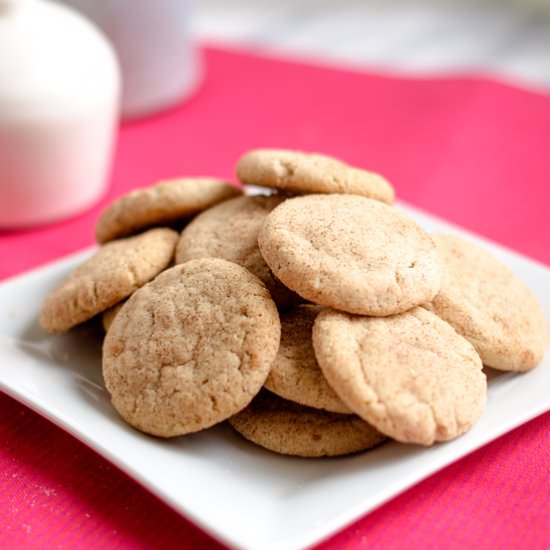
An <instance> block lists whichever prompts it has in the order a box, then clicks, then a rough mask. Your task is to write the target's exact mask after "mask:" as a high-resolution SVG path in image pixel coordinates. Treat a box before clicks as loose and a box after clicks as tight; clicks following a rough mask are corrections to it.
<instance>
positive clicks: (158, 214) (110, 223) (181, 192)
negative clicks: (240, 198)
mask: <svg viewBox="0 0 550 550" xmlns="http://www.w3.org/2000/svg"><path fill="white" fill-rule="evenodd" d="M240 194H242V191H241V190H240V189H237V188H236V187H235V186H233V185H231V184H230V183H229V182H226V181H222V180H217V179H213V178H183V179H179V180H168V181H161V182H159V183H157V184H155V185H152V186H151V187H146V188H143V189H137V190H135V191H132V192H130V193H128V194H126V195H123V196H122V197H120V198H118V199H117V200H115V201H114V202H113V203H111V204H110V205H109V206H108V207H107V208H106V209H105V210H104V211H103V212H102V214H101V216H100V218H99V220H98V222H97V225H96V239H97V242H99V243H105V242H107V241H110V240H112V239H116V238H119V237H123V236H125V235H130V234H132V233H135V232H136V231H139V230H141V229H143V228H145V227H151V226H153V225H166V224H170V223H171V222H174V221H178V220H180V219H185V218H188V217H191V216H193V215H195V214H196V213H197V212H200V211H201V210H205V209H206V208H208V207H210V206H212V205H214V204H217V203H219V202H222V201H224V200H227V199H230V198H231V197H236V196H237V195H240Z"/></svg>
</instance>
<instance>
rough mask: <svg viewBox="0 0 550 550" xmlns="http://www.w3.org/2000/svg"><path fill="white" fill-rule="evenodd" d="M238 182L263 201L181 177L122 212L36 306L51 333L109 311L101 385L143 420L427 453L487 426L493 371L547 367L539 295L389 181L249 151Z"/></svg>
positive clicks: (168, 428) (171, 427) (324, 450)
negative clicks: (403, 199) (425, 220)
mask: <svg viewBox="0 0 550 550" xmlns="http://www.w3.org/2000/svg"><path fill="white" fill-rule="evenodd" d="M237 176H238V178H239V180H240V181H241V182H242V183H243V184H245V186H246V185H255V186H262V187H264V188H265V189H266V195H262V196H246V195H244V194H243V192H242V190H241V189H238V188H236V187H234V186H232V185H231V184H229V183H227V182H224V181H220V180H215V179H182V180H177V181H168V182H163V183H159V184H157V185H154V186H152V187H150V188H148V189H141V190H137V191H134V192H132V193H130V194H128V195H126V196H124V197H122V198H120V199H118V200H116V201H115V202H114V203H113V204H112V205H111V206H109V207H108V208H107V209H106V210H105V211H104V212H103V214H102V215H101V217H100V219H99V221H98V224H97V232H96V234H97V240H98V243H99V244H100V247H99V249H98V250H97V252H96V253H95V254H94V255H93V256H92V258H91V259H89V260H88V261H87V262H86V263H85V264H83V265H82V266H80V267H79V268H77V269H76V270H75V271H74V272H73V273H72V274H70V275H69V276H68V277H67V279H66V280H65V281H63V282H62V284H61V285H60V286H59V287H58V288H57V289H55V290H54V291H53V292H52V293H51V294H50V295H49V296H48V297H47V299H46V301H45V303H44V305H43V308H42V311H41V315H40V323H41V325H42V327H43V328H44V329H45V330H46V331H49V332H63V331H67V330H69V329H70V328H72V327H74V326H75V325H77V324H79V323H82V322H84V321H87V320H88V319H91V318H92V317H94V316H96V315H98V314H103V323H104V326H105V327H106V336H105V340H104V344H103V376H104V380H105V384H106V387H107V389H108V391H109V393H110V394H111V398H112V403H113V405H114V407H115V409H116V410H117V411H118V413H119V414H120V415H121V417H122V418H123V419H124V420H125V421H126V422H128V423H129V424H130V425H132V426H133V427H135V428H137V429H139V430H141V431H143V432H146V433H148V434H152V435H155V436H159V437H174V436H180V435H184V434H189V433H193V432H197V431H199V430H203V429H205V428H208V427H210V426H213V425H215V424H218V423H220V422H222V421H225V420H229V422H230V424H231V425H232V426H233V428H234V429H235V430H236V431H237V432H239V433H240V434H242V435H243V436H244V437H245V438H246V439H248V440H250V441H252V442H254V443H256V444H258V445H261V446H263V447H265V448H267V449H270V450H272V451H276V452H279V453H282V454H290V455H298V456H310V457H313V456H334V455H341V454H347V453H352V452H358V451H363V450H366V449H369V448H372V447H373V446H375V445H377V444H379V443H381V442H382V441H383V440H385V439H386V438H391V439H394V440H397V441H400V442H403V443H414V444H420V445H432V444H433V443H434V442H437V441H446V440H449V439H452V438H455V437H457V436H459V435H461V434H462V433H464V432H465V431H467V430H468V429H469V428H470V427H472V425H473V424H474V423H475V422H476V421H477V420H478V419H479V417H480V416H481V415H482V413H483V410H484V407H485V402H486V394H487V382H486V376H485V373H484V371H483V365H486V366H489V367H493V368H495V369H500V370H506V371H518V372H521V371H527V370H529V369H532V368H533V367H535V366H536V365H537V363H539V362H540V360H541V359H542V357H543V354H544V351H545V348H546V346H547V344H548V327H547V323H546V321H545V319H544V316H543V312H542V309H541V307H540V306H539V304H538V303H537V302H536V300H535V298H534V297H533V295H532V294H531V292H530V291H529V290H528V289H527V287H526V286H524V285H523V283H522V282H521V281H519V280H518V279H517V278H516V277H515V276H514V275H513V274H512V273H511V272H510V271H509V270H508V269H507V268H506V267H505V266H503V265H502V264H500V263H499V262H498V261H497V260H496V259H495V258H493V257H492V256H491V255H490V254H489V253H488V252H486V251H485V250H483V249H481V248H479V247H478V246H477V245H475V244H474V243H472V242H469V241H466V240H463V239H461V238H458V237H455V236H450V235H429V234H428V233H427V232H426V231H424V230H423V229H422V228H421V227H419V226H418V225H417V224H416V223H415V222H414V221H413V220H411V219H410V218H408V217H407V216H406V215H405V214H403V213H402V212H401V211H400V210H399V209H397V208H395V207H394V206H392V203H393V200H394V191H393V189H392V187H391V185H390V184H389V183H388V182H387V181H386V180H385V179H384V178H383V177H381V176H379V175H378V174H374V173H371V172H367V171H364V170H359V169H357V168H353V167H351V166H348V165H346V164H344V163H342V162H340V161H338V160H336V159H333V158H330V157H326V156H323V155H315V154H306V153H299V152H292V151H280V150H256V151H252V152H249V153H247V154H246V155H244V156H243V157H242V158H241V159H240V160H239V162H238V164H237ZM268 190H269V192H268Z"/></svg>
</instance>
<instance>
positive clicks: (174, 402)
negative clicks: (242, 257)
mask: <svg viewBox="0 0 550 550" xmlns="http://www.w3.org/2000/svg"><path fill="white" fill-rule="evenodd" d="M280 331H281V327H280V322H279V314H278V312H277V308H276V307H275V304H274V303H273V300H272V299H271V297H270V296H269V292H268V291H267V290H266V288H265V287H264V285H263V284H262V283H261V282H260V280H259V279H258V278H257V277H255V276H254V275H252V274H251V273H250V272H249V271H248V270H246V269H245V268H243V267H241V266H239V265H237V264H233V263H230V262H227V261H225V260H221V259H217V258H208V259H201V260H191V261H189V262H186V263H185V264H181V265H177V266H175V267H172V268H170V269H168V270H166V271H165V272H163V273H161V274H160V275H159V276H158V277H157V278H156V279H155V280H154V281H152V282H151V283H149V284H148V285H146V286H144V287H143V288H141V289H139V290H138V291H137V292H135V293H134V294H133V295H132V296H131V297H130V299H129V300H128V302H127V303H126V304H125V305H124V307H123V308H122V309H121V310H120V312H119V313H118V315H117V316H116V317H115V319H114V321H113V324H112V325H111V327H110V329H109V331H108V332H107V335H106V336H105V341H104V344H103V376H104V379H105V384H106V387H107V389H108V390H109V393H110V394H111V400H112V403H113V406H114V407H115V409H116V410H117V411H118V412H119V414H120V415H121V416H122V417H123V418H124V419H125V420H126V421H127V422H128V423H129V424H131V425H132V426H134V427H135V428H137V429H139V430H141V431H143V432H146V433H149V434H152V435H156V436H161V437H173V436H178V435H183V434H187V433H191V432H196V431H198V430H202V429H204V428H208V427H209V426H212V425H214V424H217V423H218V422H221V421H222V420H225V419H226V418H229V417H230V416H232V415H234V414H236V413H237V412H239V411H240V410H241V409H243V408H244V407H246V405H248V403H249V402H250V401H251V400H252V398H253V397H254V396H255V395H256V394H257V393H258V392H259V391H260V388H261V387H262V386H263V384H264V382H265V379H266V377H267V375H268V373H269V369H270V368H271V365H272V363H273V360H274V358H275V355H276V353H277V348H278V346H279V340H280Z"/></svg>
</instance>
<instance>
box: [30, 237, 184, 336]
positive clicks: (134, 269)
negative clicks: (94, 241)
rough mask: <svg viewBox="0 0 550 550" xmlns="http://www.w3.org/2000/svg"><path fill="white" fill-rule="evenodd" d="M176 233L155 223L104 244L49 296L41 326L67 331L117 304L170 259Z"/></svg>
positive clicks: (156, 272) (155, 273)
mask: <svg viewBox="0 0 550 550" xmlns="http://www.w3.org/2000/svg"><path fill="white" fill-rule="evenodd" d="M177 240H178V234H177V233H176V232H175V231H172V230H171V229H166V228H156V229H150V230H149V231H146V232H144V233H141V234H139V235H136V236H134V237H128V238H126V239H119V240H116V241H112V242H110V243H107V244H105V245H103V246H101V247H100V248H99V249H98V250H97V252H96V253H95V254H94V255H93V256H92V257H91V258H90V259H89V260H88V261H87V262H85V263H84V264H83V265H81V266H80V267H77V268H76V269H75V270H74V271H73V272H72V273H71V274H69V276H68V277H67V278H66V279H65V280H64V281H63V282H62V283H61V285H60V286H59V287H58V288H56V289H55V290H53V291H52V292H51V293H50V294H49V295H48V297H47V298H46V300H45V302H44V304H43V306H42V311H41V313H40V325H41V326H42V328H43V329H44V330H47V331H48V332H65V331H67V330H69V329H71V328H72V327H74V326H75V325H78V324H79V323H83V322H84V321H87V320H88V319H91V318H92V317H93V316H94V315H97V314H98V313H101V312H102V311H105V310H106V309H108V308H110V307H112V306H114V305H115V304H116V303H117V302H120V301H121V300H123V299H124V298H126V297H127V296H129V295H130V294H132V292H134V291H135V290H136V289H137V288H139V287H140V286H143V285H144V284H145V283H146V282H147V281H150V280H151V279H152V278H153V277H155V276H156V275H157V274H158V273H160V272H161V271H162V270H163V269H165V268H166V267H167V266H168V264H169V263H170V262H171V260H172V258H173V256H174V249H175V246H176V242H177Z"/></svg>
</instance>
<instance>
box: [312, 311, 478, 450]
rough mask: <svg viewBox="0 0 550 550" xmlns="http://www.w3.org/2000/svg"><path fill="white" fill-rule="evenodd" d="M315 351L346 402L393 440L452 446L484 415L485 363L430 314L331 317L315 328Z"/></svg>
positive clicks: (322, 315) (322, 318) (320, 320)
mask: <svg viewBox="0 0 550 550" xmlns="http://www.w3.org/2000/svg"><path fill="white" fill-rule="evenodd" d="M313 345H314V348H315V355H316V356H317V360H318V361H319V365H320V366H321V369H322V371H323V373H324V375H325V376H326V378H327V380H328V381H329V383H330V385H331V386H332V387H333V388H334V389H335V390H336V392H337V393H338V395H339V396H340V398H341V399H342V401H344V402H345V403H346V404H347V405H348V406H349V407H350V409H351V410H353V411H354V412H355V413H356V414H358V415H359V416H360V417H361V418H363V419H364V420H365V421H367V422H368V423H369V424H372V425H373V426H374V427H375V428H377V429H378V430H380V431H381V432H382V433H384V434H385V435H387V436H389V437H392V438H393V439H396V440H398V441H401V442H403V443H417V444H419V445H431V444H433V443H434V442H435V441H446V440H448V439H453V438H454V437H457V436H459V435H461V434H462V433H464V432H465V431H466V430H468V429H469V428H470V427H471V426H472V425H473V424H474V423H475V422H476V421H477V420H478V418H479V417H480V416H481V414H482V413H483V410H484V407H485V400H486V392H487V381H486V378H485V375H484V374H483V371H482V364H481V360H480V358H479V356H478V355H477V353H476V352H475V350H474V348H473V347H472V345H471V344H470V343H469V342H468V341H467V340H465V339H464V338H462V336H460V335H459V334H457V333H456V332H455V331H454V329H453V328H452V327H451V326H450V325H449V324H447V323H446V322H445V321H443V320H442V319H440V318H439V317H437V315H435V314H434V313H431V312H429V311H427V310H426V309H423V308H420V307H418V308H415V309H412V310H411V311H407V312H406V313H402V314H399V315H393V316H391V317H384V318H380V317H358V316H353V315H348V314H346V313H340V312H336V311H331V310H326V311H323V312H321V313H320V314H319V316H318V317H317V320H316V321H315V325H314V327H313Z"/></svg>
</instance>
